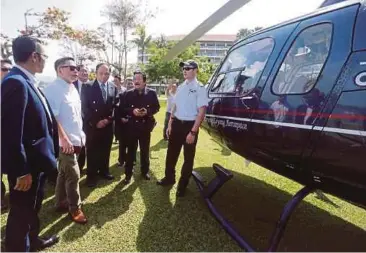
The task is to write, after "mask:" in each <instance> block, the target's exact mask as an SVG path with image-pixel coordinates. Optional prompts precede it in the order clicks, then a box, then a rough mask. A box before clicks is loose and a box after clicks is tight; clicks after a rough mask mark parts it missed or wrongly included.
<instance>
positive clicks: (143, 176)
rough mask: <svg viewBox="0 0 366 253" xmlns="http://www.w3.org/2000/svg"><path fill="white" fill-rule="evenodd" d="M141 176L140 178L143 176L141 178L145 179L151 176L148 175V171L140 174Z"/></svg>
mask: <svg viewBox="0 0 366 253" xmlns="http://www.w3.org/2000/svg"><path fill="white" fill-rule="evenodd" d="M141 176H142V178H143V179H145V180H150V178H151V177H150V175H149V173H146V174H142V175H141Z"/></svg>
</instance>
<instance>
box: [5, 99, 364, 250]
mask: <svg viewBox="0 0 366 253" xmlns="http://www.w3.org/2000/svg"><path fill="white" fill-rule="evenodd" d="M161 104H162V108H161V111H160V112H159V114H158V115H157V120H158V125H157V127H156V128H155V130H154V132H153V135H152V140H151V154H150V158H151V175H152V180H151V181H150V182H148V181H143V180H141V179H140V177H139V164H137V166H136V170H135V176H134V178H133V180H132V182H131V184H130V185H128V186H124V185H123V184H122V182H121V181H122V179H123V178H124V175H123V170H122V169H120V168H118V167H117V165H116V162H117V150H118V148H117V146H113V152H112V155H111V173H112V174H113V175H115V176H116V180H114V181H112V182H107V181H100V182H99V184H98V187H96V188H95V189H89V188H87V187H86V186H85V176H83V178H82V179H81V182H80V185H81V196H82V200H83V203H84V204H83V210H84V211H85V213H86V215H87V217H88V219H89V221H88V224H87V225H79V224H75V223H73V222H71V221H70V219H69V218H68V216H67V215H66V214H64V215H60V214H57V213H55V212H54V211H53V206H54V189H53V187H52V186H47V196H46V197H45V200H44V204H43V208H42V210H41V212H40V217H41V225H42V232H41V234H44V235H50V234H55V233H56V234H58V235H60V237H61V240H60V242H59V243H58V244H57V245H55V246H54V247H52V248H50V249H48V251H62V252H66V251H68V252H70V251H240V250H241V249H240V248H239V247H238V246H237V244H236V243H235V242H234V241H233V240H232V239H231V238H230V236H229V235H228V234H227V233H226V232H225V231H224V230H223V229H221V227H220V226H219V224H218V223H217V221H216V220H215V219H214V218H213V217H212V216H211V215H210V212H209V210H208V209H207V207H206V205H205V203H204V201H203V200H202V199H201V197H200V194H199V192H198V190H197V188H196V185H195V183H194V182H193V180H191V182H190V184H189V187H188V192H187V195H186V197H184V198H182V199H176V198H175V190H176V186H174V187H173V188H172V189H167V188H162V187H160V186H157V185H156V180H157V179H160V178H161V177H163V176H164V164H165V155H166V151H167V145H166V143H165V142H164V141H162V129H163V122H164V113H165V108H164V102H162V103H161ZM214 162H216V163H219V164H221V165H223V166H224V167H226V168H228V169H230V170H231V171H233V174H234V178H233V179H232V180H230V181H229V182H228V183H227V184H226V185H225V186H224V187H223V188H222V189H221V190H220V191H219V192H218V193H217V195H216V196H215V197H214V202H215V204H216V205H217V207H218V208H219V210H221V211H222V212H223V214H224V215H225V216H226V217H227V219H228V220H229V221H231V222H232V223H233V225H234V226H235V227H236V228H237V229H238V230H239V231H240V233H241V234H242V235H243V236H244V237H245V238H247V239H248V240H249V241H250V242H251V244H252V245H254V247H255V248H256V249H257V250H261V251H263V250H265V249H266V247H267V243H268V239H269V237H270V235H271V232H272V230H273V228H274V226H275V223H276V221H277V219H278V217H279V215H280V212H281V210H282V208H283V206H284V204H285V203H286V202H287V201H288V200H289V199H290V198H291V196H292V195H293V194H294V193H295V192H296V191H298V190H299V189H300V188H301V185H299V184H297V183H294V182H292V181H290V180H288V179H286V178H284V177H281V176H279V175H277V174H275V173H272V172H270V171H268V170H266V169H263V168H261V167H260V166H258V165H255V164H254V163H251V164H249V165H248V166H247V167H246V166H245V163H244V159H243V158H241V157H239V156H238V155H236V154H234V153H231V152H230V151H229V150H227V149H225V148H222V147H220V146H218V145H217V144H216V143H215V142H214V141H212V140H211V138H210V137H209V136H208V135H207V133H206V132H204V131H201V132H200V136H199V142H198V147H197V153H196V160H195V169H196V170H198V171H200V172H201V173H202V175H203V177H204V178H205V179H206V180H209V179H210V178H212V177H213V175H214V174H213V170H212V168H211V166H212V163H214ZM181 165H182V155H181V157H180V160H179V162H178V166H177V168H178V173H179V172H180V166H181ZM329 197H330V198H331V200H332V201H333V202H334V203H335V204H337V205H338V206H339V207H338V208H336V207H334V206H332V205H329V204H326V203H324V202H322V201H320V200H319V199H317V198H315V197H314V195H310V196H308V197H307V198H306V199H305V201H303V202H302V203H301V204H300V205H299V206H298V208H297V209H296V211H295V212H294V215H293V217H292V219H291V220H290V222H289V223H288V226H287V230H286V232H285V235H284V238H283V240H282V241H281V244H280V248H279V250H280V251H366V243H365V241H366V232H365V230H366V212H365V210H364V209H361V208H358V207H355V206H352V205H350V204H348V203H347V202H344V201H342V200H340V199H338V198H335V197H333V196H329ZM6 219H7V213H4V214H2V215H1V228H2V233H4V229H5V223H6Z"/></svg>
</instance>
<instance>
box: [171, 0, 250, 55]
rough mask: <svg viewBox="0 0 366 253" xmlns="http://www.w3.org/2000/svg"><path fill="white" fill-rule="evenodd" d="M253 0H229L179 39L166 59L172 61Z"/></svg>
mask: <svg viewBox="0 0 366 253" xmlns="http://www.w3.org/2000/svg"><path fill="white" fill-rule="evenodd" d="M250 1H251V0H229V1H228V2H227V3H226V4H224V5H223V6H222V7H220V9H218V10H217V11H216V12H215V13H213V14H212V15H211V16H210V17H208V18H207V19H206V20H205V21H203V22H202V23H201V24H200V25H199V26H197V27H196V28H195V29H194V30H193V31H192V32H191V33H190V34H188V35H187V36H186V37H184V38H183V39H182V40H181V41H179V42H178V43H177V44H176V45H175V46H174V47H173V48H172V49H171V50H170V51H169V52H168V53H167V54H166V56H165V57H164V60H166V61H170V60H172V59H173V58H174V57H175V56H177V55H178V54H179V53H181V52H182V51H183V50H184V49H185V48H187V47H188V46H190V45H191V44H193V43H194V42H195V41H196V40H197V39H199V38H201V37H202V35H204V34H205V33H206V32H208V31H209V30H211V29H212V28H213V27H215V26H216V25H217V24H218V23H220V22H221V21H222V20H224V19H225V18H227V17H229V16H230V15H231V14H232V13H234V12H235V11H237V10H238V9H240V8H241V7H243V6H244V5H245V4H247V3H249V2H250Z"/></svg>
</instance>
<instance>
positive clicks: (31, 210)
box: [5, 172, 46, 252]
mask: <svg viewBox="0 0 366 253" xmlns="http://www.w3.org/2000/svg"><path fill="white" fill-rule="evenodd" d="M8 180H9V192H10V199H9V201H10V211H9V216H8V221H7V224H6V232H5V248H6V251H13V252H14V251H15V252H25V251H29V247H31V246H32V243H36V240H37V238H38V235H39V231H40V223H39V218H38V213H39V210H40V209H41V206H42V201H43V198H44V186H45V182H46V176H45V174H44V173H43V172H41V173H34V174H32V186H31V188H30V189H29V190H28V191H26V192H22V191H16V190H14V187H15V185H16V178H13V177H11V176H8Z"/></svg>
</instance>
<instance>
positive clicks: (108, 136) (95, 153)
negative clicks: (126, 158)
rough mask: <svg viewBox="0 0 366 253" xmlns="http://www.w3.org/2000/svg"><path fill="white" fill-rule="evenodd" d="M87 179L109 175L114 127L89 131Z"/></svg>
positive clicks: (108, 126)
mask: <svg viewBox="0 0 366 253" xmlns="http://www.w3.org/2000/svg"><path fill="white" fill-rule="evenodd" d="M86 139H87V141H86V149H87V151H88V155H87V157H86V158H87V163H88V170H87V177H88V178H90V179H93V178H95V177H96V176H97V175H98V174H100V175H106V174H109V157H110V154H111V148H112V142H113V125H112V124H109V125H107V126H106V127H104V128H93V129H88V131H87V136H86Z"/></svg>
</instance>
